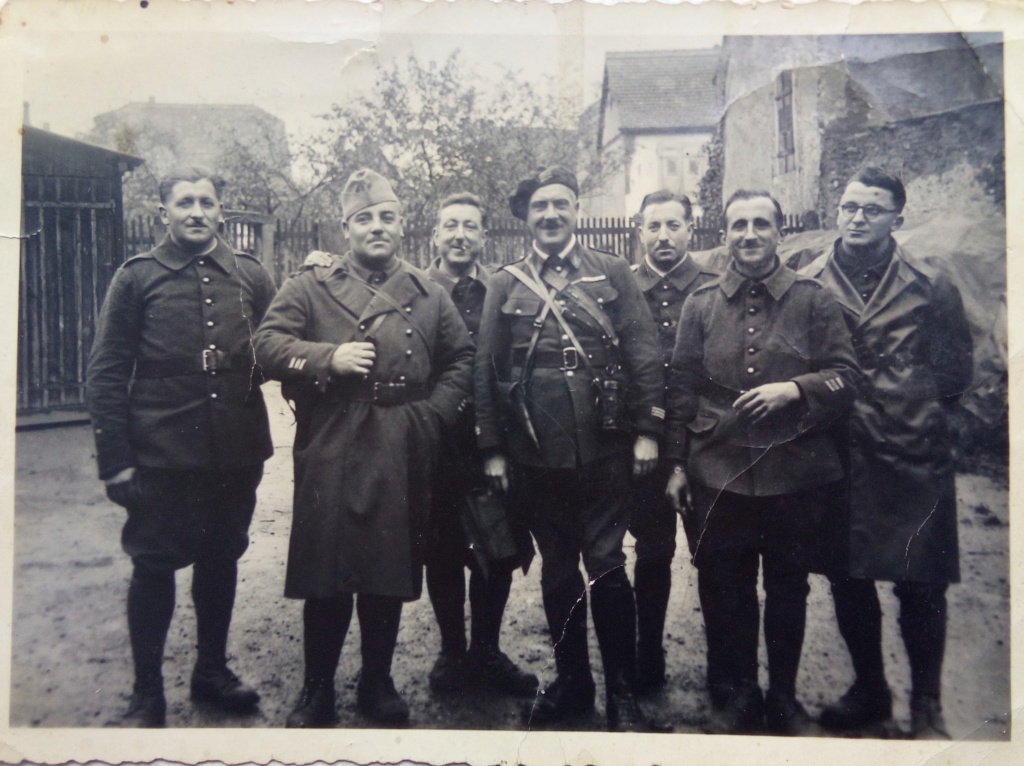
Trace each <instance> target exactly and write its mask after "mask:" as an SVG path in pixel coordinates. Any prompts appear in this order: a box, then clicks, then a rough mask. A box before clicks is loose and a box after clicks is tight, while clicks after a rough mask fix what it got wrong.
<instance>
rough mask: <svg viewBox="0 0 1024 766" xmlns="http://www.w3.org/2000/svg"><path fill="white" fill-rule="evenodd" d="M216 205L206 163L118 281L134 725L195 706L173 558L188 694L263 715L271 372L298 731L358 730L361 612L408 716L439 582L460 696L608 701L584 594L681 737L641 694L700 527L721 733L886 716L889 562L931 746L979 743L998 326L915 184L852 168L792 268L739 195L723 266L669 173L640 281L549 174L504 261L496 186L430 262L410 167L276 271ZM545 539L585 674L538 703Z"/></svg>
mask: <svg viewBox="0 0 1024 766" xmlns="http://www.w3.org/2000/svg"><path fill="white" fill-rule="evenodd" d="M221 190H222V181H221V180H220V179H219V178H218V177H217V176H215V175H213V174H211V173H209V172H208V171H206V170H203V169H195V168H189V169H185V170H183V171H181V172H176V173H174V174H171V175H170V176H169V177H168V178H167V179H165V180H164V182H163V183H162V184H161V186H160V198H161V203H162V204H161V209H160V212H161V216H162V219H163V221H164V223H165V224H166V226H167V236H166V237H165V238H164V239H163V241H162V242H161V243H160V244H159V245H158V246H157V247H156V248H155V249H153V250H152V251H150V252H148V253H144V254H142V255H140V256H136V257H134V258H132V259H129V260H128V261H127V262H126V263H125V264H124V265H123V266H122V267H121V268H120V269H119V270H118V271H117V273H116V274H115V276H114V279H113V282H112V284H111V286H110V288H109V291H108V294H107V298H106V300H105V303H104V307H103V311H102V315H101V319H100V322H99V324H98V327H97V333H96V338H95V342H94V346H93V350H92V355H91V359H90V364H89V371H88V393H89V403H90V410H91V414H92V419H93V424H94V429H95V435H96V445H97V460H98V464H99V474H100V478H101V479H102V480H103V481H104V482H106V488H107V494H108V496H109V497H110V498H111V499H112V500H113V501H114V502H116V503H118V504H120V505H123V506H124V507H125V508H126V509H127V521H126V523H125V526H124V530H123V535H122V542H123V547H124V549H125V551H126V552H127V553H128V555H129V556H131V558H132V562H133V565H134V567H133V574H132V578H131V583H130V585H129V590H128V625H129V634H130V639H131V647H132V656H133V660H134V666H135V685H134V689H133V694H132V699H131V703H130V705H129V709H128V712H127V714H126V724H131V725H139V726H162V725H164V723H165V717H166V703H165V698H164V690H163V680H162V673H161V665H162V659H163V649H164V643H165V639H166V636H167V631H168V628H169V625H170V621H171V616H172V613H173V609H174V600H175V592H174V573H175V570H177V569H179V568H183V567H186V566H189V565H191V566H193V580H192V597H193V601H194V604H195V612H196V620H197V643H198V656H197V660H196V664H195V668H194V671H193V675H192V679H191V695H192V698H193V699H194V700H199V701H203V702H206V703H210V704H214V705H218V706H220V707H222V708H224V709H227V710H233V711H247V710H252V709H253V708H255V706H256V705H257V704H258V702H259V694H258V693H257V691H256V690H255V689H253V688H251V687H250V686H248V685H247V684H245V683H244V682H242V681H241V680H240V679H239V678H238V677H237V676H236V675H235V674H234V673H233V672H232V671H231V670H230V669H229V668H228V665H227V651H226V645H227V636H228V628H229V624H230V619H231V612H232V605H233V601H234V595H235V582H236V577H237V560H238V559H239V558H240V557H241V555H242V554H243V552H244V551H245V549H246V546H247V544H248V527H249V524H250V521H251V518H252V514H253V510H254V507H255V502H256V489H257V486H258V484H259V482H260V478H261V476H262V467H263V462H264V461H265V460H266V459H267V458H268V457H269V456H270V454H271V451H272V447H271V442H270V436H269V429H268V421H267V414H266V408H265V406H264V402H263V398H262V393H261V389H260V384H261V383H262V382H263V381H264V376H266V377H268V378H272V379H276V380H280V381H281V384H282V393H283V395H284V397H285V399H287V400H288V401H289V403H290V404H291V406H292V407H293V410H294V413H295V420H296V427H295V443H294V450H293V460H294V470H295V490H294V511H293V519H292V530H291V538H290V546H289V553H288V564H287V574H286V582H285V595H286V596H287V597H290V598H296V599H304V606H303V625H304V634H303V651H304V668H305V677H304V682H303V687H302V692H301V694H300V697H299V699H298V701H297V703H296V705H295V707H294V709H293V710H292V712H291V714H290V715H289V716H288V719H287V725H288V726H289V727H300V728H301V727H324V726H330V725H331V724H333V723H334V722H335V721H336V710H335V705H336V700H335V674H336V670H337V666H338V662H339V658H340V655H341V651H342V646H343V643H344V640H345V636H346V633H347V631H348V627H349V624H350V621H351V618H352V612H353V608H355V610H356V612H357V613H358V617H359V622H360V636H361V646H360V649H361V655H362V669H361V671H360V675H359V681H358V684H357V688H356V698H357V707H358V709H359V711H360V712H361V713H362V714H363V715H364V716H366V717H367V718H368V719H370V720H371V721H373V722H376V723H379V724H381V725H400V724H402V723H405V722H406V721H408V719H409V707H408V705H407V703H406V702H405V701H404V700H403V698H402V696H401V694H400V693H399V692H398V690H397V689H396V688H395V685H394V682H393V680H392V677H391V663H392V656H393V653H394V650H395V646H396V641H397V635H398V628H399V621H400V616H401V610H402V604H403V602H406V601H411V600H415V599H417V598H419V596H420V592H421V589H422V579H423V572H424V570H425V572H426V581H427V590H428V594H429V597H430V601H431V604H432V606H433V609H434V613H435V615H436V618H437V624H438V626H439V632H440V636H441V651H440V654H439V656H438V658H437V661H436V663H435V664H434V667H433V668H432V669H431V670H430V672H429V676H428V679H429V684H430V687H431V689H432V690H433V691H435V692H436V693H439V694H441V693H450V692H457V691H459V690H461V689H464V688H466V687H467V685H469V684H471V683H472V684H479V683H486V684H488V685H490V686H491V687H493V688H494V689H495V690H497V691H500V692H502V693H506V694H510V695H516V696H522V697H526V698H528V702H526V703H525V704H524V707H523V711H522V713H523V724H524V725H525V726H528V727H535V726H557V725H559V724H560V723H563V722H565V721H567V720H569V719H571V718H572V717H574V716H579V715H587V714H589V713H591V711H592V710H593V709H594V705H595V696H596V690H595V684H594V679H593V675H592V673H591V663H590V658H589V656H588V641H587V601H588V592H589V600H590V604H591V615H592V617H593V625H594V630H595V632H596V634H597V640H598V645H599V648H600V656H601V661H602V665H603V670H604V686H605V712H606V716H607V724H608V728H609V729H610V730H613V731H644V730H651V729H652V728H654V729H658V728H661V727H662V726H663V724H664V722H662V721H659V720H658V719H657V717H654V716H651V715H649V713H647V712H645V710H644V709H643V704H644V703H643V702H642V700H643V698H644V697H645V696H647V695H650V694H652V693H654V692H657V691H658V690H659V689H660V688H662V687H663V686H664V685H665V683H666V672H665V652H664V648H663V632H664V625H665V618H666V611H667V607H668V601H669V593H670V589H671V580H672V560H673V557H674V554H675V540H676V528H677V527H676V525H677V519H678V518H679V516H680V515H681V516H682V521H683V527H684V530H685V534H686V539H687V541H688V544H689V549H690V554H691V556H692V561H693V563H694V565H695V566H696V568H697V573H698V578H697V581H698V592H699V598H700V603H701V608H702V614H703V617H704V624H705V632H706V637H707V657H706V664H707V675H706V679H707V689H708V693H709V696H710V701H711V706H712V714H711V716H710V719H709V720H708V721H707V723H706V726H705V728H706V730H707V731H708V732H712V733H751V732H762V731H767V732H769V733H774V734H786V735H798V734H813V733H818V732H820V731H821V728H819V727H823V728H825V729H827V730H832V731H843V730H865V729H867V730H869V731H870V730H871V729H870V727H874V726H880V727H885V726H887V725H891V719H892V693H891V691H890V688H889V686H888V683H887V681H886V677H885V670H884V665H883V659H882V651H881V627H882V615H881V609H880V605H879V600H878V595H877V590H876V584H875V583H876V581H890V582H894V583H895V589H894V590H895V594H896V596H897V597H898V599H899V602H900V628H901V632H902V636H903V640H904V645H905V647H906V651H907V655H908V658H909V661H910V668H911V676H912V679H911V680H912V690H911V713H912V719H911V731H910V735H911V736H914V737H948V736H949V735H948V732H947V730H946V726H945V723H944V721H943V716H942V707H941V702H940V699H941V695H940V691H941V669H942V661H943V653H944V648H945V626H946V596H945V593H946V588H947V585H948V584H949V583H952V582H956V581H957V580H958V577H959V570H958V552H957V538H956V505H955V502H956V501H955V492H954V486H953V480H954V466H953V460H952V454H951V447H952V438H953V435H952V433H951V430H950V426H949V423H948V417H947V416H948V414H949V412H950V409H951V408H952V407H953V406H954V405H955V403H956V401H957V398H958V396H959V395H960V394H961V393H962V392H963V391H964V389H965V388H966V387H967V386H968V385H969V383H970V379H971V372H972V358H971V357H972V347H971V336H970V332H969V328H968V326H967V322H966V319H965V316H964V311H963V307H962V304H961V301H960V296H959V294H958V292H957V290H956V288H955V287H954V286H953V285H952V284H951V283H950V282H949V281H948V279H946V278H945V277H944V276H942V275H940V274H938V273H936V272H934V271H933V270H932V269H930V268H928V267H927V266H925V265H923V263H922V262H920V261H918V260H916V259H914V258H913V257H912V256H910V255H908V254H907V253H906V252H905V251H904V250H903V248H901V247H900V246H899V245H898V244H897V243H896V241H895V240H894V239H893V236H892V235H893V233H894V232H895V231H896V230H897V229H898V228H899V227H900V225H901V224H902V220H903V219H902V210H903V207H904V204H905V202H906V194H905V190H904V186H903V184H902V182H901V181H900V180H899V179H898V178H897V177H895V176H894V175H892V174H890V173H887V172H885V171H884V170H882V169H879V168H876V167H867V168H865V169H863V170H861V171H860V172H858V173H857V174H856V175H854V176H853V177H852V178H851V179H850V181H849V183H848V184H847V185H846V187H845V189H844V190H843V192H842V196H841V198H840V199H839V201H838V211H837V219H836V220H837V227H838V238H837V239H836V240H835V242H834V243H832V244H830V245H829V246H828V247H827V248H825V249H824V250H822V251H818V252H798V253H795V254H794V255H793V256H792V257H791V258H790V259H789V260H788V262H787V263H783V262H782V261H781V259H780V257H779V255H778V253H777V246H778V244H779V242H780V240H781V238H782V229H783V216H782V210H781V208H780V206H779V203H778V202H777V201H776V200H775V199H774V198H773V197H772V196H771V195H770V194H769V193H767V192H764V191H751V190H739V191H736V192H735V193H733V194H732V195H731V196H730V197H729V199H728V200H727V202H726V204H725V206H724V211H723V215H724V221H725V230H724V244H725V248H724V252H723V253H722V254H721V257H719V258H718V259H713V260H712V261H709V262H707V263H698V262H697V261H696V260H695V259H694V258H693V257H692V256H691V255H689V253H688V248H689V243H690V238H691V235H692V233H693V217H692V209H691V204H690V201H689V199H687V198H686V197H685V196H681V195H678V194H675V193H672V192H669V191H657V192H654V193H652V194H649V195H647V197H645V198H644V200H643V203H642V205H641V209H640V212H639V214H638V216H637V222H638V233H639V241H640V243H641V246H642V253H641V255H640V258H639V259H638V262H637V263H636V264H635V265H634V266H632V267H630V265H629V263H628V262H627V261H626V260H625V259H624V258H621V257H619V256H616V255H613V254H610V253H606V252H602V251H599V250H595V249H593V248H590V247H586V246H584V245H583V244H582V243H581V242H580V241H579V240H578V238H577V236H576V234H575V229H576V219H577V215H578V211H579V202H578V194H579V187H578V184H577V180H576V178H575V176H574V175H573V173H571V172H570V171H568V170H566V169H565V168H562V167H558V166H550V167H546V168H540V169H538V170H537V171H535V172H533V173H531V174H530V175H529V176H527V177H526V178H524V179H523V180H522V181H521V182H520V183H519V184H518V186H517V188H516V189H515V193H514V194H513V195H512V196H511V197H510V200H509V202H510V207H511V211H512V213H513V215H515V216H516V217H517V218H519V219H521V220H522V221H523V222H524V223H525V225H526V226H527V227H528V229H529V231H530V234H531V235H532V245H531V247H530V248H529V250H528V251H527V252H526V253H524V254H523V256H524V257H523V258H522V259H520V260H517V261H515V262H513V263H510V264H506V265H504V266H502V267H500V268H498V269H496V270H494V271H490V272H489V271H488V270H487V269H486V268H485V267H484V266H483V265H482V264H481V263H480V256H481V254H482V253H483V250H484V245H485V242H486V226H485V223H486V211H485V210H484V208H483V204H482V202H481V200H480V199H479V198H478V197H477V196H475V195H473V194H471V193H469V192H465V193H460V194H455V195H452V196H449V197H447V198H446V199H444V200H443V201H442V202H441V204H440V206H439V210H438V217H437V225H436V228H435V230H434V235H433V236H434V244H435V246H436V250H437V253H438V257H437V259H436V260H435V261H434V262H433V264H432V265H431V266H430V268H429V269H428V270H426V271H424V270H420V269H418V268H416V267H413V266H411V265H410V264H408V263H406V262H404V261H402V260H401V259H400V252H401V244H402V237H403V218H402V206H401V203H400V201H399V200H398V198H397V196H396V195H395V193H394V191H393V189H392V187H391V185H390V184H389V183H388V181H387V180H386V179H385V178H384V177H382V176H381V175H379V174H377V173H376V172H374V171H372V170H369V169H361V170H358V171H356V172H355V173H353V174H352V176H351V177H350V178H349V179H348V182H347V184H346V186H345V187H344V190H343V192H342V198H341V206H342V216H343V226H344V231H345V233H346V235H347V238H348V243H349V251H348V252H347V253H345V254H344V255H340V256H338V255H331V254H329V253H314V254H312V255H311V256H310V257H309V258H307V261H306V263H305V264H304V266H303V267H302V268H301V269H300V270H299V271H298V272H296V274H294V275H293V276H292V277H291V278H290V279H288V280H287V281H286V282H285V283H284V284H283V285H282V286H281V288H280V290H279V291H275V285H274V283H273V280H272V279H271V277H270V276H269V275H268V274H267V273H266V272H265V271H264V269H263V268H262V267H261V266H260V264H259V262H258V261H257V260H256V259H254V258H253V257H251V256H249V255H246V254H244V253H238V252H234V251H232V249H231V248H230V247H229V246H228V244H227V243H226V242H225V241H224V240H223V239H222V238H221V237H220V236H218V227H219V226H220V224H221V223H222V211H221V204H220V197H221ZM474 505H477V506H480V505H485V506H487V507H488V508H490V509H491V512H492V516H493V513H494V509H495V508H497V513H498V516H499V517H500V518H499V520H500V521H501V522H502V523H501V524H498V525H497V527H498V529H499V530H500V532H501V534H503V535H504V536H505V537H506V538H508V540H506V542H507V543H509V544H507V545H506V548H508V550H506V552H505V553H504V554H503V555H502V556H500V557H497V556H488V554H487V552H486V550H485V549H487V546H486V545H481V544H480V542H481V541H480V540H479V539H476V538H475V536H474V533H473V531H472V528H471V526H470V525H468V524H467V523H466V519H467V514H469V515H472V509H473V507H474ZM627 531H629V532H630V534H631V535H632V536H633V537H634V538H635V541H636V548H635V550H636V562H635V568H634V577H633V582H632V583H631V582H630V580H629V578H628V576H627V572H626V566H625V564H626V556H625V553H624V551H623V543H624V539H625V535H626V532H627ZM534 543H535V544H536V548H537V549H539V553H540V559H541V588H542V593H543V604H544V611H545V615H546V618H547V623H548V627H549V630H550V635H551V642H552V651H553V657H554V664H555V669H556V674H555V677H554V679H553V680H552V681H551V682H550V683H548V684H547V685H546V686H544V687H543V688H539V687H540V685H539V682H538V679H537V678H536V676H534V675H533V674H531V673H528V672H525V671H524V670H523V669H521V668H519V667H517V666H516V664H515V663H514V662H513V661H512V660H511V659H510V658H509V657H508V656H507V655H505V654H504V653H503V652H502V651H501V649H500V645H499V636H500V632H501V623H502V617H503V613H504V610H505V606H506V603H507V601H508V598H509V593H510V590H511V587H512V581H513V574H514V571H515V569H516V568H518V567H522V568H523V570H524V571H525V570H526V568H527V567H528V566H529V565H530V562H531V559H532V558H533V555H534ZM581 559H582V563H583V568H584V570H585V571H586V575H587V579H586V581H585V580H584V577H583V576H582V574H581V571H580V561H581ZM759 564H760V565H761V567H763V568H762V569H761V571H762V572H763V585H764V591H765V608H764V635H765V643H766V649H767V656H768V681H769V683H768V688H767V693H763V692H762V689H761V687H760V685H759V681H758V659H757V655H758V642H759V630H760V613H759V604H758V592H757V580H758V572H759ZM466 568H468V569H469V571H470V575H469V587H468V595H469V603H470V611H471V629H470V637H469V640H468V642H467V638H466V635H465V627H464V609H465V601H466V590H467V588H466V578H465V569H466ZM811 572H816V573H822V574H825V575H827V576H828V578H829V580H830V582H831V586H832V593H833V597H834V603H835V612H836V618H837V622H838V626H839V630H840V633H841V634H842V636H843V638H844V640H845V642H846V645H847V648H848V650H849V653H850V657H851V659H852V663H853V667H854V671H855V674H856V679H855V681H854V684H853V686H852V687H851V688H850V689H849V690H848V691H847V692H846V693H845V694H844V695H843V696H842V697H841V698H840V699H838V700H836V701H835V702H833V703H832V704H829V705H828V706H826V707H825V708H824V710H823V711H822V714H821V716H820V718H819V720H818V721H814V720H812V719H811V717H810V716H809V715H808V713H807V712H806V710H805V709H804V707H803V706H802V705H801V703H800V702H799V700H798V696H797V689H796V678H797V668H798V665H799V661H800V656H801V650H802V644H803V635H804V625H805V617H806V600H807V595H808V592H809V586H808V576H809V573H811ZM880 730H881V729H880Z"/></svg>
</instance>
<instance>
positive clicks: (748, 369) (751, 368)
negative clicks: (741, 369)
mask: <svg viewBox="0 0 1024 766" xmlns="http://www.w3.org/2000/svg"><path fill="white" fill-rule="evenodd" d="M747 372H748V373H750V374H751V375H753V374H754V373H755V372H756V370H755V369H754V368H753V367H748V368H747Z"/></svg>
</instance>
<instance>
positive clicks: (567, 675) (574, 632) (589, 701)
mask: <svg viewBox="0 0 1024 766" xmlns="http://www.w3.org/2000/svg"><path fill="white" fill-rule="evenodd" d="M582 586H583V583H582V578H580V581H579V582H576V581H574V580H568V581H566V582H565V583H563V584H561V585H559V586H557V587H553V588H551V587H549V588H547V589H545V590H544V613H545V615H546V616H547V619H548V630H550V631H551V641H552V643H553V644H554V653H555V667H556V668H557V669H558V677H557V678H556V679H555V680H554V682H552V683H551V684H549V685H548V686H547V687H546V688H544V689H543V690H541V691H540V692H539V693H538V694H537V697H536V699H535V700H534V701H533V702H532V703H530V704H527V705H526V706H525V707H524V708H523V715H522V717H523V723H524V724H525V725H527V726H544V725H547V724H552V723H557V722H559V721H563V720H565V719H566V718H569V717H570V716H574V715H579V714H582V713H588V712H590V711H591V710H593V709H594V677H593V675H591V672H590V656H589V653H588V650H587V592H586V590H584V589H583V588H582Z"/></svg>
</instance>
